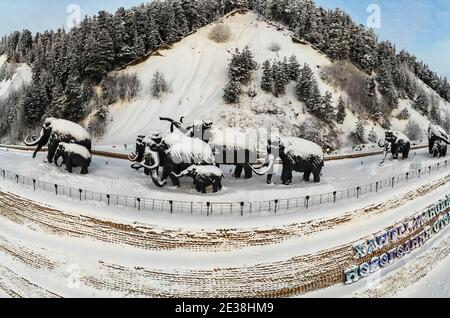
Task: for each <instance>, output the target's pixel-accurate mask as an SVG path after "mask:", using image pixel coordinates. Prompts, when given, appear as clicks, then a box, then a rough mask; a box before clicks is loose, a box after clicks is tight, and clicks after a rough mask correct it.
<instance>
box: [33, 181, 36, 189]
mask: <svg viewBox="0 0 450 318" xmlns="http://www.w3.org/2000/svg"><path fill="white" fill-rule="evenodd" d="M33 190H34V191H36V180H34V179H33Z"/></svg>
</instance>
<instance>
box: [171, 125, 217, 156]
mask: <svg viewBox="0 0 450 318" xmlns="http://www.w3.org/2000/svg"><path fill="white" fill-rule="evenodd" d="M164 140H165V142H166V143H167V145H169V146H170V153H171V154H172V155H173V156H174V157H175V158H176V159H177V160H179V161H180V162H192V161H194V162H196V163H207V164H214V163H215V160H214V153H213V151H212V150H211V147H210V146H209V145H208V144H207V143H205V142H204V141H202V140H200V139H197V138H190V137H187V136H185V135H183V134H182V133H180V132H174V133H171V134H169V135H167V136H166V137H165V139H164Z"/></svg>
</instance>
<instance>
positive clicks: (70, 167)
mask: <svg viewBox="0 0 450 318" xmlns="http://www.w3.org/2000/svg"><path fill="white" fill-rule="evenodd" d="M66 169H67V172H69V173H72V164H71V163H70V162H67V164H66Z"/></svg>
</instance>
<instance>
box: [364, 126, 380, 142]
mask: <svg viewBox="0 0 450 318" xmlns="http://www.w3.org/2000/svg"><path fill="white" fill-rule="evenodd" d="M367 139H368V140H369V141H370V142H371V143H377V142H378V135H377V133H376V132H375V129H374V128H373V127H372V130H371V131H369V136H368V138H367Z"/></svg>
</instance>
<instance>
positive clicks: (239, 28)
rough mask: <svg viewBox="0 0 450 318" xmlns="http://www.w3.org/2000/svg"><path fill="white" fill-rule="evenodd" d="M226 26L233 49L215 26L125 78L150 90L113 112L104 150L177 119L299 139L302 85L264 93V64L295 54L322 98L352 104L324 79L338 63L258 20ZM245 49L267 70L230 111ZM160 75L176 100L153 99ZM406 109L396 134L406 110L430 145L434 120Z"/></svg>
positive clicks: (348, 123)
mask: <svg viewBox="0 0 450 318" xmlns="http://www.w3.org/2000/svg"><path fill="white" fill-rule="evenodd" d="M222 22H223V23H224V24H226V25H227V26H229V27H230V29H231V34H232V36H231V38H230V40H229V41H227V42H226V43H222V44H218V43H216V42H214V41H212V40H210V39H209V33H210V31H211V29H212V28H213V26H214V25H209V26H206V27H203V28H201V29H200V30H198V31H197V32H196V33H194V34H192V35H190V36H188V37H187V38H185V39H183V40H182V41H180V42H179V43H176V44H175V45H173V47H172V48H171V49H167V50H161V51H159V52H158V53H159V54H154V55H153V56H151V57H150V58H149V59H147V60H146V61H145V62H143V63H141V64H138V65H135V66H131V67H128V68H127V69H125V70H124V71H122V72H126V73H136V74H137V76H138V77H139V79H140V81H141V84H142V89H141V91H140V93H139V96H138V98H137V99H136V100H134V101H132V102H119V103H116V104H114V105H112V106H111V107H110V120H109V122H108V128H107V131H106V134H105V135H104V137H103V138H102V139H101V140H100V141H99V143H100V146H108V145H123V144H125V143H126V144H132V143H134V140H135V138H136V136H137V134H138V133H139V132H150V131H154V130H159V131H163V132H167V131H168V124H167V122H161V121H160V120H159V117H160V116H164V117H172V118H175V119H178V118H180V117H181V116H184V117H186V119H185V122H186V123H187V124H190V123H192V122H193V121H194V120H196V119H211V120H213V121H214V122H215V124H216V127H217V126H218V127H239V128H248V127H254V128H261V127H271V128H278V129H279V130H280V132H281V133H282V134H283V135H286V136H289V135H293V136H298V135H299V126H300V125H301V123H303V122H305V121H307V120H308V119H310V118H311V116H310V115H309V114H308V113H307V112H306V110H305V106H304V104H303V103H301V102H299V101H298V100H297V98H296V94H295V83H294V82H291V83H290V84H289V86H288V90H287V94H286V95H285V96H283V97H280V98H275V97H274V96H273V95H272V94H270V93H266V92H264V91H262V90H261V88H260V83H261V76H262V64H263V63H264V61H266V60H272V61H274V60H282V59H283V58H284V57H287V58H289V57H290V56H291V55H293V54H294V55H295V56H296V57H297V59H298V61H299V62H300V64H301V65H303V64H304V63H307V64H309V66H310V67H311V69H312V70H313V71H314V73H315V75H316V80H317V81H318V84H319V88H320V90H321V93H322V94H324V93H325V92H326V91H329V92H331V93H332V94H333V104H334V106H335V107H336V106H337V100H338V98H339V97H340V96H344V97H345V93H343V92H342V91H341V90H340V89H338V88H336V87H332V86H331V85H329V84H327V83H325V82H324V81H323V80H322V79H321V76H320V72H321V70H322V68H323V67H324V66H327V65H330V64H331V63H332V62H331V61H330V60H329V59H328V58H327V57H326V56H325V55H323V54H322V53H321V52H319V51H317V50H316V49H314V48H313V47H311V46H310V45H308V44H300V43H296V42H297V41H293V39H292V37H291V33H290V32H289V31H287V30H285V29H283V28H282V27H279V26H277V25H272V24H269V23H268V22H266V21H262V20H261V19H259V18H258V16H257V15H256V14H255V13H252V12H247V13H245V14H239V13H237V14H234V15H230V16H228V17H224V18H223V19H222ZM273 44H277V45H278V46H279V47H280V50H279V51H277V52H274V51H273V50H271V47H272V46H273ZM245 46H248V47H249V48H250V50H251V51H252V52H253V54H254V58H255V60H256V62H258V64H259V66H258V70H257V71H256V72H255V73H254V76H253V78H252V80H251V83H250V84H249V85H248V87H246V88H244V94H243V95H242V97H241V101H240V103H239V104H238V105H227V104H225V103H224V100H223V88H224V86H225V84H226V83H227V81H228V78H227V69H228V65H229V61H230V58H231V55H232V53H233V52H234V50H235V49H236V48H239V49H243V48H244V47H245ZM156 71H160V72H162V73H163V74H164V76H165V78H166V80H167V81H168V83H169V92H168V93H166V94H165V95H164V96H163V97H162V98H160V99H157V98H154V97H152V96H151V92H150V91H151V80H152V77H153V75H154V73H155V72H156ZM417 83H418V84H419V86H421V87H422V88H423V89H424V91H425V92H427V94H429V95H430V96H433V100H434V102H435V103H439V106H440V108H441V110H442V111H445V110H447V111H450V106H449V104H448V103H447V102H446V101H444V100H443V99H442V98H440V97H439V96H438V95H437V94H436V93H435V92H434V91H432V90H431V89H430V88H429V87H427V86H426V85H425V84H423V83H422V82H421V81H420V80H417ZM250 88H251V89H254V90H255V91H256V92H257V96H256V97H254V98H250V97H248V96H247V95H246V94H245V93H246V90H248V89H250ZM399 104H400V105H399V108H398V110H396V111H394V112H393V114H392V115H393V117H392V118H391V123H392V129H393V130H397V131H401V132H404V131H405V128H406V125H407V123H408V120H398V119H396V118H395V116H396V115H397V113H398V112H400V111H401V110H403V109H404V108H406V109H408V111H409V113H410V114H411V119H412V120H413V121H415V122H416V123H418V124H419V125H420V126H421V128H422V130H423V136H422V137H420V138H419V139H422V140H424V139H425V138H426V134H425V131H426V129H427V128H428V125H429V120H428V119H427V118H425V117H424V116H422V115H421V114H419V113H418V112H417V111H416V110H414V109H413V108H412V101H410V100H400V103H399ZM444 114H445V113H444V112H443V115H444ZM444 118H445V117H444ZM357 121H358V115H357V114H353V113H352V112H351V111H350V110H347V117H346V119H345V122H344V123H343V124H342V125H337V127H338V129H340V130H341V131H342V133H343V136H342V142H343V145H344V146H351V145H350V144H351V141H350V140H349V139H348V138H347V136H349V135H350V133H351V132H352V131H354V129H355V124H356V122H357ZM372 128H374V131H375V132H376V134H377V136H378V137H379V138H382V137H383V136H384V129H383V128H381V127H380V125H379V124H375V123H373V122H370V121H369V127H367V132H369V131H370V130H371V129H372ZM419 141H420V140H419Z"/></svg>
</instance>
